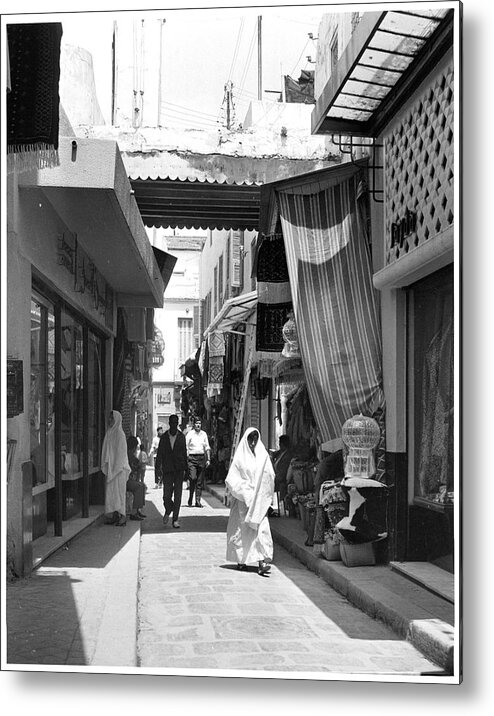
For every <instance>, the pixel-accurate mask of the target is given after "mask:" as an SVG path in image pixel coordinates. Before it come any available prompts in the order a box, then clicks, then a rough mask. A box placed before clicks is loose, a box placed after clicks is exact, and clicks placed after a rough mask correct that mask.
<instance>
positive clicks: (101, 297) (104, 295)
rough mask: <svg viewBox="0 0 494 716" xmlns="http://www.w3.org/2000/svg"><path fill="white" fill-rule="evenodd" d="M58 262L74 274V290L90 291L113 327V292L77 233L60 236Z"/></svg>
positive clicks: (97, 306)
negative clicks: (80, 243)
mask: <svg viewBox="0 0 494 716" xmlns="http://www.w3.org/2000/svg"><path fill="white" fill-rule="evenodd" d="M57 263H58V264H59V265H60V266H65V268H66V269H67V271H69V273H71V274H72V275H73V276H74V291H76V292H77V293H82V294H85V293H88V294H89V295H90V296H91V297H92V299H93V308H94V310H95V311H98V313H99V314H100V315H101V316H104V317H105V319H106V325H107V326H109V327H111V325H112V321H113V318H112V316H113V313H112V309H113V292H112V290H111V288H110V287H109V286H108V284H107V283H106V281H105V279H104V278H103V276H102V275H101V274H100V273H99V271H98V270H97V268H96V266H95V264H94V261H93V260H92V259H91V258H90V257H89V256H88V255H87V254H86V252H85V251H84V250H83V249H82V248H81V246H79V243H78V241H77V234H72V233H71V232H68V233H67V234H65V233H64V234H62V235H61V236H59V237H58V242H57Z"/></svg>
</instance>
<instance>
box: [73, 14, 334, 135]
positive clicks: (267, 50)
mask: <svg viewBox="0 0 494 716" xmlns="http://www.w3.org/2000/svg"><path fill="white" fill-rule="evenodd" d="M331 10H334V6H328V5H309V4H305V5H299V6H296V7H286V6H275V7H266V6H264V7H256V8H253V7H244V8H237V7H232V8H223V9H197V8H196V9H192V10H185V9H178V10H166V9H164V10H162V11H160V12H159V13H156V12H151V11H148V12H141V13H139V14H138V15H135V17H138V18H149V19H152V18H153V17H155V18H156V19H164V20H166V22H165V23H164V25H163V40H162V48H163V85H162V97H163V118H164V119H165V120H167V121H169V122H175V123H176V124H177V125H179V126H182V125H187V124H188V125H190V126H194V125H195V126H200V127H201V128H204V129H207V128H211V127H213V126H216V121H217V119H218V117H219V116H220V112H221V106H222V103H223V99H224V87H225V83H226V82H227V81H228V80H231V81H232V82H233V94H234V102H235V105H236V107H235V109H236V119H237V121H243V118H244V117H245V113H246V110H247V108H248V105H249V102H250V101H251V100H255V99H257V97H258V17H261V18H262V19H261V48H262V63H261V66H262V89H263V98H264V99H267V100H277V99H278V95H277V94H273V93H272V92H266V91H265V90H276V91H281V88H282V79H281V78H282V75H286V74H288V75H290V76H292V77H294V78H295V79H297V78H298V77H299V75H300V72H301V70H302V69H314V67H315V64H313V63H314V62H315V59H316V46H317V42H316V40H312V39H311V38H310V37H309V33H312V35H313V37H314V38H317V31H318V27H319V21H320V18H321V16H322V15H323V14H324V12H329V11H331ZM128 17H129V13H127V12H120V13H116V14H115V13H111V12H92V13H64V14H63V16H62V18H61V21H62V25H63V40H62V41H63V42H64V43H66V44H69V45H76V46H79V47H83V48H84V49H86V50H88V51H89V52H90V53H91V55H92V57H93V66H94V74H95V82H96V88H97V94H98V100H99V103H100V107H101V110H102V112H103V116H104V117H105V120H106V121H107V122H109V118H110V117H109V115H110V106H111V37H112V28H113V21H114V19H117V20H118V19H119V18H120V19H122V18H128ZM132 49H133V48H129V52H132ZM308 57H309V58H310V59H311V60H312V62H311V61H309V59H308ZM164 123H166V122H164Z"/></svg>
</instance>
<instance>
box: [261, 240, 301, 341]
mask: <svg viewBox="0 0 494 716" xmlns="http://www.w3.org/2000/svg"><path fill="white" fill-rule="evenodd" d="M260 241H261V243H260V247H259V250H258V254H257V264H256V279H257V309H256V310H257V320H256V325H257V329H256V350H257V351H268V352H271V353H280V352H281V350H282V349H283V346H284V345H285V343H284V341H283V326H284V324H285V323H286V321H287V319H288V314H289V313H290V310H291V309H292V298H291V292H290V281H289V276H288V266H287V263H286V254H285V245H284V241H283V234H269V235H263V236H262V237H261V240H260Z"/></svg>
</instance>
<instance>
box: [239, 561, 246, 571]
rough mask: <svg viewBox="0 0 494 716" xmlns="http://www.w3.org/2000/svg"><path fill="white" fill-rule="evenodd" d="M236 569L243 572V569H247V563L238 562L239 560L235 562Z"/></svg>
mask: <svg viewBox="0 0 494 716" xmlns="http://www.w3.org/2000/svg"><path fill="white" fill-rule="evenodd" d="M237 569H238V571H239V572H243V571H245V570H246V569H247V565H246V564H240V562H239V563H238V564H237Z"/></svg>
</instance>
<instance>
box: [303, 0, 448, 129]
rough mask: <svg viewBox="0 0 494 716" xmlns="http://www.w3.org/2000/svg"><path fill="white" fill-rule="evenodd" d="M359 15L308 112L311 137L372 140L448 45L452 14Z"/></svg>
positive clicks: (421, 11)
mask: <svg viewBox="0 0 494 716" xmlns="http://www.w3.org/2000/svg"><path fill="white" fill-rule="evenodd" d="M415 7H416V8H417V9H416V10H415V9H414V10H412V11H409V10H406V11H405V10H403V11H402V10H399V11H389V12H371V13H364V15H363V16H362V17H361V19H360V22H359V24H358V25H357V26H356V28H355V31H354V32H353V34H352V36H351V39H350V41H349V43H348V45H347V47H346V49H345V51H344V52H343V54H342V55H341V57H340V59H339V61H338V64H337V67H336V70H335V72H333V73H332V75H331V77H330V79H329V80H328V82H327V84H326V86H325V87H324V89H323V91H322V93H321V95H320V97H319V98H318V100H317V102H316V106H315V108H314V110H313V112H312V120H311V121H312V133H313V134H329V133H340V134H347V135H355V136H360V137H376V136H377V135H378V134H379V131H380V130H381V129H382V128H383V126H384V124H385V123H386V122H387V121H389V117H390V116H392V114H393V113H394V112H395V111H397V109H398V108H399V107H400V106H401V105H402V104H403V102H404V100H405V99H406V98H407V97H409V96H410V94H411V92H412V91H413V90H414V89H415V87H416V86H417V84H418V82H419V81H420V78H421V77H423V76H424V72H428V71H429V70H431V69H432V68H433V67H434V65H435V64H436V63H437V61H438V59H439V58H440V57H441V56H442V55H443V54H444V52H445V51H446V50H447V49H448V48H449V47H451V45H452V42H453V17H454V10H451V9H448V8H444V7H439V8H438V9H437V10H436V9H434V10H429V9H422V7H421V6H420V5H416V6H414V8H415Z"/></svg>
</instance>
